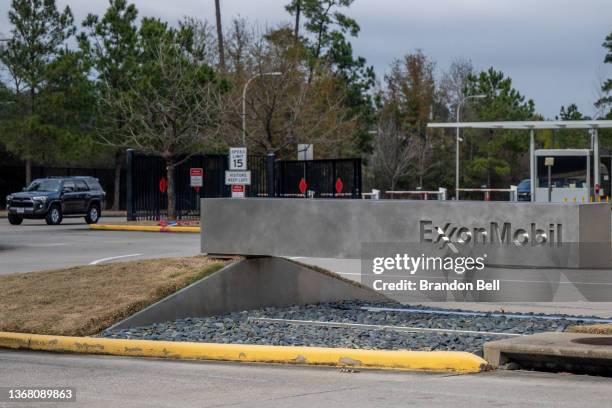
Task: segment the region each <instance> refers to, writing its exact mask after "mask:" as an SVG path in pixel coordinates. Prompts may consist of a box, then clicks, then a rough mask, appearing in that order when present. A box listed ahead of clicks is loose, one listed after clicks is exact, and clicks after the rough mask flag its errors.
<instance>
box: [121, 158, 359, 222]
mask: <svg viewBox="0 0 612 408" xmlns="http://www.w3.org/2000/svg"><path fill="white" fill-rule="evenodd" d="M191 168H202V169H203V173H204V174H203V181H204V182H203V186H202V187H201V188H199V189H196V188H193V187H191V186H190V183H189V181H190V173H189V169H191ZM228 168H229V166H228V158H227V156H226V155H194V156H191V157H189V158H188V159H186V160H185V161H183V162H181V163H180V164H179V165H177V166H176V168H175V171H174V190H175V203H176V217H177V219H179V220H198V219H199V218H198V217H199V215H200V208H199V201H200V200H199V199H198V198H214V197H230V196H231V191H230V186H226V185H225V171H226V170H228ZM248 169H249V170H250V171H251V185H249V186H246V191H245V196H246V197H271V198H272V197H285V198H305V197H314V198H361V159H326V160H307V161H302V160H278V161H277V160H274V156H268V157H264V156H248ZM268 169H270V170H271V173H272V174H268ZM167 189H168V180H167V174H166V163H165V162H164V160H163V159H162V158H161V157H158V156H150V155H145V154H141V153H137V152H135V151H133V150H128V153H127V210H128V220H161V219H165V218H167V216H168V211H167V208H168V195H167Z"/></svg>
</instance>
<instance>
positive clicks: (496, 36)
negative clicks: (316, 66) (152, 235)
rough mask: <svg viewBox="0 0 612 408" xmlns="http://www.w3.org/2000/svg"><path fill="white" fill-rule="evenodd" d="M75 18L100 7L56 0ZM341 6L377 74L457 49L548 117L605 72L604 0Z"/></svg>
mask: <svg viewBox="0 0 612 408" xmlns="http://www.w3.org/2000/svg"><path fill="white" fill-rule="evenodd" d="M132 1H133V3H135V4H136V6H137V8H138V10H139V12H140V16H141V17H142V16H157V17H160V18H162V19H165V20H167V21H169V22H171V23H173V24H174V23H176V21H177V20H179V19H181V18H182V17H184V16H194V17H199V18H203V19H208V20H210V21H214V0H132ZM287 2H288V0H221V7H222V13H223V19H224V23H227V22H229V20H230V19H231V18H232V17H235V16H238V15H240V16H243V17H248V18H249V19H250V20H252V21H254V22H257V23H258V24H260V25H272V26H273V25H276V24H278V23H281V22H290V17H289V15H288V14H287V13H286V12H285V10H284V5H285V4H286V3H287ZM57 3H58V5H60V6H61V7H62V8H63V7H64V6H65V5H66V4H68V5H70V7H71V8H72V11H73V13H74V14H75V19H76V21H79V22H80V20H82V18H83V17H84V16H85V15H86V14H87V13H89V12H93V13H96V14H101V13H103V12H104V10H105V8H106V6H107V1H104V0H68V1H66V0H57ZM8 4H9V1H8V0H2V1H1V4H0V14H1V16H0V31H1V32H2V33H3V34H8V32H9V30H10V27H9V25H8V19H7V11H8ZM347 14H349V15H350V16H352V17H354V18H355V19H356V20H357V21H358V23H359V24H360V25H361V33H360V34H359V37H358V38H357V39H354V40H352V42H353V47H354V49H355V52H356V54H358V55H362V56H364V57H366V58H367V60H368V63H369V64H371V65H373V66H374V68H375V69H376V73H377V75H378V77H379V78H382V76H383V75H384V73H385V72H386V71H387V68H388V65H389V63H390V62H391V61H392V60H393V59H394V58H399V57H401V56H402V55H404V54H406V53H408V52H412V51H414V50H415V49H417V48H420V49H422V50H423V51H424V52H425V54H427V55H428V56H430V57H431V58H432V59H433V60H434V61H436V63H437V67H438V71H439V72H441V71H443V70H446V69H447V68H448V66H449V65H450V63H451V62H452V61H453V60H454V59H456V58H457V57H464V58H469V59H471V60H472V62H473V64H474V66H475V67H476V68H477V69H486V68H488V67H490V66H493V67H495V68H496V69H498V70H502V71H503V72H504V73H505V74H506V75H509V76H510V77H511V78H512V79H513V81H514V85H515V87H516V88H517V89H518V90H519V91H520V92H521V93H523V94H524V95H526V96H527V97H529V98H532V99H533V100H534V101H535V103H536V107H537V109H538V111H539V112H540V113H542V114H543V115H544V116H546V117H547V118H551V119H552V118H554V116H555V115H556V114H558V112H559V109H560V106H561V105H566V106H567V105H568V104H570V103H576V104H577V105H578V107H579V108H580V110H581V111H582V112H584V113H586V114H589V115H591V114H593V113H594V108H593V102H594V100H595V99H596V98H597V95H596V92H595V89H596V88H597V83H598V81H599V80H600V79H601V78H609V77H611V76H612V69H611V67H610V65H611V64H607V65H608V66H607V67H606V66H605V65H604V64H603V59H604V55H605V50H604V48H603V47H602V46H601V44H602V43H603V41H604V39H605V37H606V35H607V34H608V33H610V32H612V0H355V3H354V5H353V6H352V7H351V8H350V9H349V10H348V12H347Z"/></svg>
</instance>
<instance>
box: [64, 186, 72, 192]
mask: <svg viewBox="0 0 612 408" xmlns="http://www.w3.org/2000/svg"><path fill="white" fill-rule="evenodd" d="M73 191H74V189H73V188H72V187H64V188H62V193H72V192H73Z"/></svg>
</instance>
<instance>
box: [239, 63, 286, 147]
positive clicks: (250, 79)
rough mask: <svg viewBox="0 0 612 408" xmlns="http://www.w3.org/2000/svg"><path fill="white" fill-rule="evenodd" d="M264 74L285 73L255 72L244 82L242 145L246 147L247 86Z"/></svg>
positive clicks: (278, 73) (275, 73) (275, 74)
mask: <svg viewBox="0 0 612 408" xmlns="http://www.w3.org/2000/svg"><path fill="white" fill-rule="evenodd" d="M264 75H271V76H278V75H283V73H282V72H264V73H260V74H255V75H253V76H252V77H251V78H249V80H248V81H246V84H244V88H243V89H242V145H243V146H244V147H246V93H247V88H248V87H249V84H250V83H251V81H253V80H254V79H255V78H259V77H260V76H264Z"/></svg>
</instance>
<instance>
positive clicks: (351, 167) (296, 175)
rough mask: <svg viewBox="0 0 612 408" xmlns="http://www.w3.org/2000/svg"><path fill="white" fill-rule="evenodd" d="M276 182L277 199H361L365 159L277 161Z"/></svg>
mask: <svg viewBox="0 0 612 408" xmlns="http://www.w3.org/2000/svg"><path fill="white" fill-rule="evenodd" d="M274 179H275V193H276V194H275V195H276V196H277V197H295V198H303V197H312V198H361V159H326V160H282V161H277V162H276V165H275V172H274Z"/></svg>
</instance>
